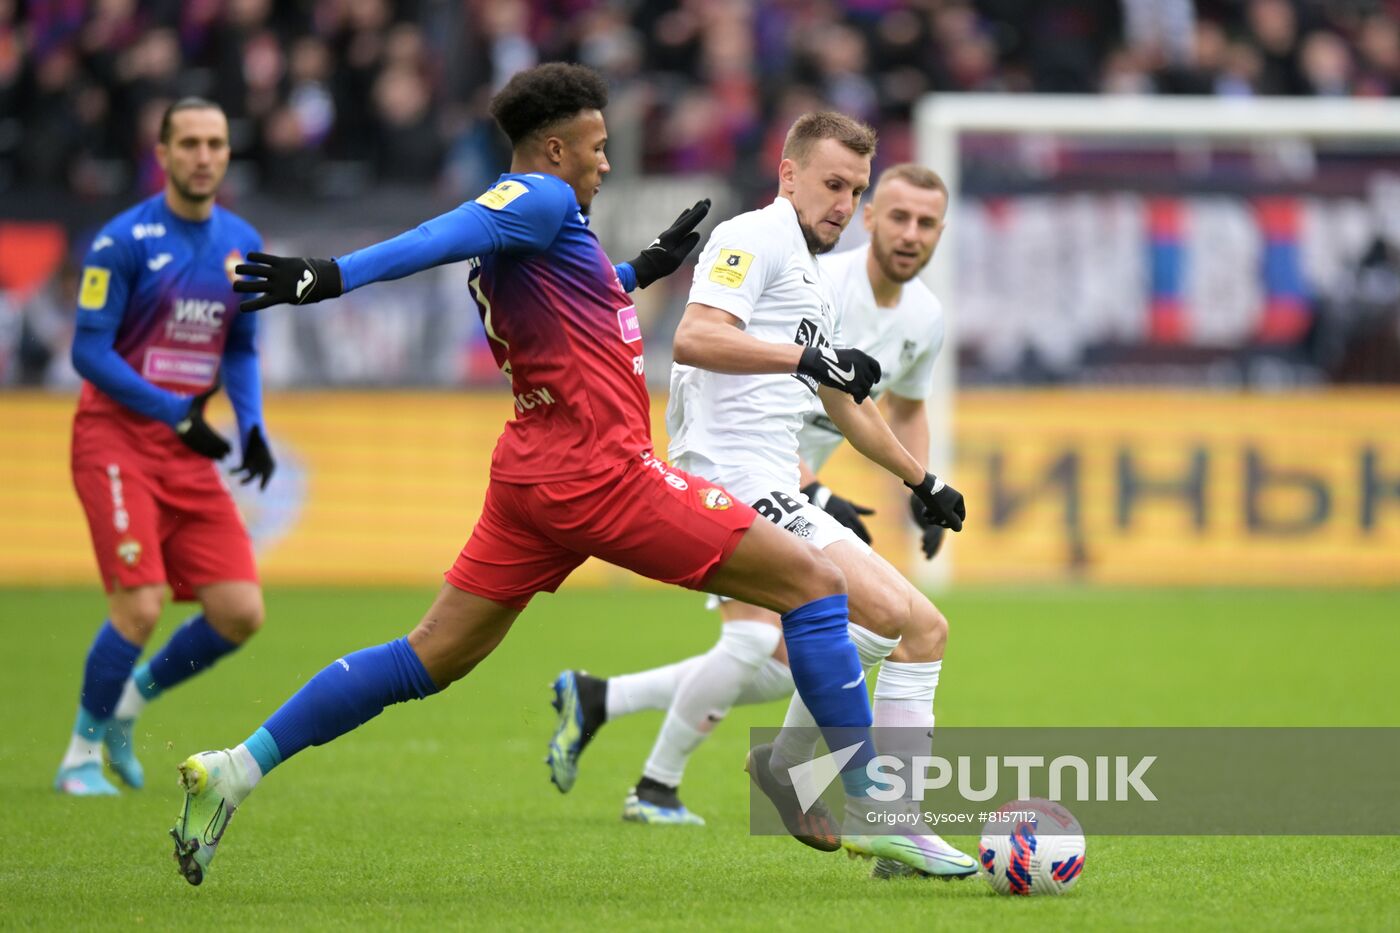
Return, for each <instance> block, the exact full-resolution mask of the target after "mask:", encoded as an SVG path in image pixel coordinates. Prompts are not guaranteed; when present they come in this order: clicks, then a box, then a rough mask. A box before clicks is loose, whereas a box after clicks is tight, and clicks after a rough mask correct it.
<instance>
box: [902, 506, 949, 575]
mask: <svg viewBox="0 0 1400 933" xmlns="http://www.w3.org/2000/svg"><path fill="white" fill-rule="evenodd" d="M909 514H910V515H912V516H913V517H914V524H915V525H917V526H918V528H919V532H920V535H921V536H922V538H923V541H922V545H923V549H924V557H925V558H927V559H928V560H933V559H934V557H936V556H938V549H939V548H941V547H942V546H943V535H944V530H943V526H942V525H937V524H934V522H933V521H932V520H931V519H930V518H929V517H928V510H927V509H925V508H924V504H923V502H921V501H920V500H919V494H918V493H910V494H909Z"/></svg>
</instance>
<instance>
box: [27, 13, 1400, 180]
mask: <svg viewBox="0 0 1400 933" xmlns="http://www.w3.org/2000/svg"><path fill="white" fill-rule="evenodd" d="M549 59H572V60H577V61H581V62H584V63H587V64H589V65H592V66H594V67H596V68H598V69H599V70H601V71H602V72H603V73H604V74H605V75H606V76H607V77H608V79H609V81H610V83H611V86H612V90H613V106H612V108H611V112H610V122H612V123H613V124H614V125H615V126H617V127H619V128H621V129H622V134H621V135H623V136H624V140H627V141H629V142H630V143H631V145H630V146H624V147H621V148H622V149H624V150H626V151H620V152H619V154H618V156H617V157H616V161H617V162H618V165H617V168H618V169H621V170H622V171H624V172H628V171H630V172H640V171H647V172H663V173H686V172H697V171H706V172H724V173H729V172H735V171H742V170H744V169H746V168H747V167H748V166H749V165H752V164H766V163H767V162H770V161H772V155H773V152H774V150H775V149H776V148H777V147H778V145H779V144H780V142H781V140H780V136H779V134H780V133H781V130H782V128H783V127H786V126H787V125H788V124H789V123H790V122H791V118H792V116H793V115H794V114H795V113H798V112H801V111H803V110H806V109H810V108H812V107H814V106H816V105H817V104H818V103H821V102H825V103H827V104H830V105H833V106H835V107H837V108H838V109H840V110H842V111H845V112H847V113H850V114H852V115H854V116H858V117H861V118H862V119H865V120H867V121H869V122H871V123H872V124H874V125H875V126H877V128H878V129H879V130H880V131H881V136H882V143H883V145H882V149H883V153H882V154H883V155H884V157H885V158H887V159H890V160H897V159H900V158H904V157H906V156H907V155H909V153H910V146H911V143H910V131H909V126H910V116H911V108H912V105H913V103H914V102H915V101H916V100H917V99H918V98H919V97H920V96H921V95H923V94H925V93H927V92H929V91H1003V92H1080V93H1085V92H1087V93H1093V92H1104V93H1131V94H1153V93H1156V94H1219V95H1252V94H1259V95H1265V94H1290V95H1396V94H1400V0H1327V2H1323V0H1196V2H1192V0H973V2H969V0H913V2H898V0H844V2H808V0H778V2H765V3H757V2H753V0H660V2H639V0H631V2H617V0H614V2H607V0H457V2H449V0H300V2H289V3H276V4H274V3H272V2H271V0H185V2H176V0H92V2H85V0H30V2H28V3H20V2H18V0H0V193H3V192H6V191H16V190H25V191H30V192H33V191H36V190H42V191H68V192H71V193H73V194H76V195H79V196H82V197H94V198H96V197H105V196H122V195H125V194H128V193H130V192H132V191H136V190H139V191H143V192H149V191H154V190H156V189H157V188H158V187H159V184H160V179H159V177H158V174H159V169H158V167H157V166H156V165H155V163H154V160H153V158H152V157H151V154H150V150H151V143H152V142H153V139H154V135H155V131H156V126H157V123H158V117H159V113H160V109H161V107H162V106H163V105H164V103H165V102H166V101H167V100H168V99H170V98H171V97H174V96H180V95H184V94H190V93H195V94H202V95H205V96H208V97H211V98H213V99H215V100H217V101H219V102H220V103H221V104H222V105H223V106H224V107H225V108H227V109H228V111H229V114H230V116H231V117H232V118H233V146H234V160H235V165H236V166H238V167H239V169H240V170H239V171H236V173H235V175H234V177H232V178H231V179H230V181H231V183H232V184H233V185H234V187H235V189H238V190H243V191H247V190H262V191H266V192H268V193H270V194H274V195H276V196H279V197H283V196H289V195H290V196H296V195H302V194H310V195H329V196H334V195H337V194H339V195H353V194H355V193H357V192H359V191H363V190H365V189H366V188H368V187H370V186H373V185H376V184H380V183H385V182H388V183H395V182H400V183H417V184H423V183H428V182H432V183H435V184H436V185H437V186H438V190H440V191H442V192H443V193H445V194H461V195H465V194H466V193H468V192H470V191H472V190H475V189H478V188H479V187H480V186H481V185H482V184H483V183H484V182H485V181H487V180H489V179H490V178H492V177H494V175H495V173H496V172H497V171H498V170H499V165H500V161H501V158H502V156H503V154H504V153H503V150H502V148H501V147H502V145H503V143H502V141H501V140H500V139H499V138H498V137H497V135H496V133H495V130H494V129H493V128H492V126H491V124H490V121H489V119H488V118H487V116H486V114H485V105H486V101H487V100H488V99H489V97H490V95H491V94H492V93H493V92H494V91H495V90H496V89H498V88H499V87H500V86H501V85H502V84H503V83H504V82H505V81H506V79H508V78H509V76H510V75H511V74H513V73H515V72H516V71H518V70H520V69H522V68H525V67H528V66H530V65H532V64H534V63H536V62H539V61H544V60H549ZM629 126H630V127H633V128H634V132H633V137H632V138H631V139H630V140H629V139H628V137H627V136H626V128H627V127H629ZM620 141H623V140H620Z"/></svg>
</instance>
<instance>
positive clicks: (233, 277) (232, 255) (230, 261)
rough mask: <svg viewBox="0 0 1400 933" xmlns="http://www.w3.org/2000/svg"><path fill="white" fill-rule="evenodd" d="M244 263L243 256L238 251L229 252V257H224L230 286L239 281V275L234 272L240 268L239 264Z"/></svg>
mask: <svg viewBox="0 0 1400 933" xmlns="http://www.w3.org/2000/svg"><path fill="white" fill-rule="evenodd" d="M242 261H243V254H242V253H240V252H239V251H238V250H236V249H231V250H229V251H228V255H227V256H225V257H224V275H226V276H228V281H229V284H230V285H232V284H233V283H234V282H237V281H238V273H237V272H234V271H233V270H234V269H236V268H238V264H239V263H240V262H242Z"/></svg>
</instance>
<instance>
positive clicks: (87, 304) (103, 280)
mask: <svg viewBox="0 0 1400 933" xmlns="http://www.w3.org/2000/svg"><path fill="white" fill-rule="evenodd" d="M111 282H112V270H111V269H104V268H102V267H101V266H84V267H83V285H82V288H80V289H79V290H78V307H80V308H85V309H87V310H88V311H97V310H100V309H101V308H102V307H103V305H105V304H107V286H108V285H110V284H111Z"/></svg>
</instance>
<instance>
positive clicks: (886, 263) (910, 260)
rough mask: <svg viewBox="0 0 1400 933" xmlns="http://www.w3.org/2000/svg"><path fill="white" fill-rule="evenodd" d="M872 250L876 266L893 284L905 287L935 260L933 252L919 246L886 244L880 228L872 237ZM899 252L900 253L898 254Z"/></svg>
mask: <svg viewBox="0 0 1400 933" xmlns="http://www.w3.org/2000/svg"><path fill="white" fill-rule="evenodd" d="M870 249H871V251H872V252H873V253H874V254H875V264H876V265H878V266H879V267H880V271H881V272H883V273H884V274H885V277H886V278H888V279H889V280H890V281H891V282H895V283H897V284H899V285H903V284H904V283H905V282H908V281H910V280H912V279H914V278H915V277H916V276H918V274H919V273H920V272H922V271H924V266H926V265H928V261H929V260H930V259H932V258H933V250H932V249H930V250H928V251H927V252H924V251H923V250H921V249H920V248H919V247H918V246H917V245H916V246H914V247H906V246H903V245H894V246H891V245H890V244H888V243H886V242H885V240H884V238H883V237H881V236H880V231H879V228H876V229H875V230H874V231H873V232H872V233H871V235H870ZM896 251H898V252H896Z"/></svg>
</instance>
